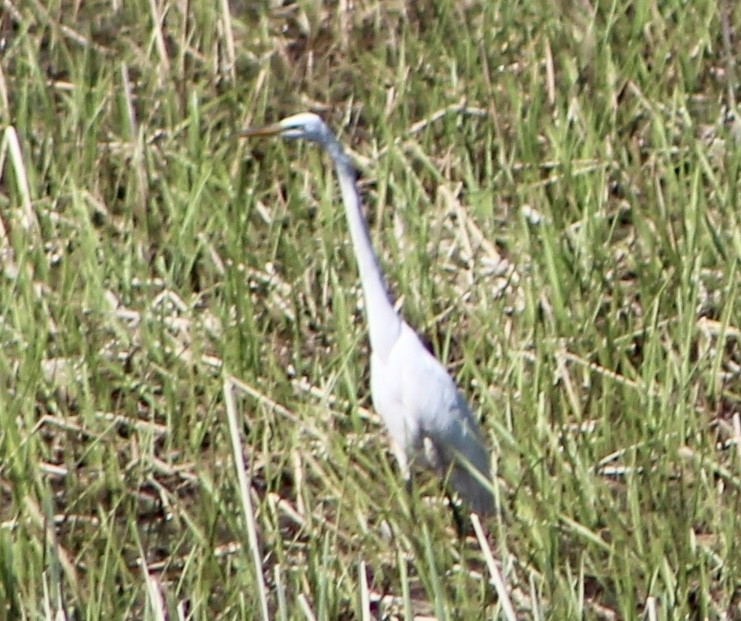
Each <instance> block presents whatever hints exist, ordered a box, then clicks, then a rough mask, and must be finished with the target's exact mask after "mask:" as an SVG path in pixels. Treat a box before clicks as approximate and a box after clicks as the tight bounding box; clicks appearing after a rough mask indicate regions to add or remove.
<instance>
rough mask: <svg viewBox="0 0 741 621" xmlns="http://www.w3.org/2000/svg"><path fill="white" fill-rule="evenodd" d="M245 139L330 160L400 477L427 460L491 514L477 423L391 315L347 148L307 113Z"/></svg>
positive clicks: (376, 398)
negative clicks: (312, 147) (266, 140)
mask: <svg viewBox="0 0 741 621" xmlns="http://www.w3.org/2000/svg"><path fill="white" fill-rule="evenodd" d="M240 135H241V136H281V137H283V138H294V139H295V138H303V139H305V140H309V141H311V142H315V143H317V144H318V145H319V146H320V147H322V148H323V149H324V150H325V151H326V152H327V153H328V154H329V156H330V157H331V158H332V162H333V163H334V167H335V171H336V172H337V178H338V179H339V182H340V190H341V192H342V200H343V203H344V205H345V215H346V216H347V223H348V225H349V228H350V237H351V238H352V244H353V249H354V250H355V256H356V258H357V261H358V268H359V271H360V280H361V283H362V285H363V294H364V296H365V311H366V316H367V320H368V329H369V333H370V345H371V361H370V368H371V396H372V398H373V405H374V406H375V408H376V410H377V411H378V413H379V414H380V415H381V418H383V421H384V423H385V424H386V428H387V429H388V432H389V434H390V436H391V444H392V450H393V452H394V454H395V456H396V459H397V460H398V462H399V467H400V469H401V472H402V475H403V476H404V478H405V479H406V480H407V481H408V480H409V460H410V459H414V458H415V457H417V456H418V455H424V456H425V457H426V458H427V460H428V462H429V465H431V466H432V467H434V468H436V469H437V470H438V471H439V472H440V473H441V474H442V475H443V476H449V477H450V478H449V482H450V484H451V486H452V488H453V489H454V490H455V491H456V492H458V494H460V496H461V497H462V498H463V499H464V500H465V501H466V502H468V504H469V506H470V507H471V509H473V510H474V511H477V512H479V513H491V512H492V511H493V509H494V500H493V495H492V486H491V475H490V470H489V453H488V451H487V450H486V447H485V445H484V441H483V439H482V437H481V433H480V431H479V428H478V425H477V424H476V420H475V419H474V417H473V415H472V414H471V410H470V409H469V408H468V405H467V403H466V401H465V399H464V398H463V396H462V395H461V393H460V392H459V391H458V389H457V388H456V385H455V383H454V382H453V379H452V378H451V377H450V375H449V374H448V372H447V371H446V370H445V369H444V368H443V366H442V365H441V364H440V363H439V362H438V361H437V360H436V359H435V358H434V357H433V356H432V354H430V352H428V351H427V349H425V347H424V346H423V345H422V343H421V342H420V340H419V337H418V336H417V334H416V333H415V332H414V330H413V329H412V328H411V327H410V326H409V324H407V323H406V322H405V321H404V320H403V319H401V317H399V315H398V314H397V313H396V311H395V310H394V307H393V305H392V303H391V300H390V299H389V295H388V293H387V289H386V283H385V281H384V278H383V274H382V273H381V270H380V268H379V266H378V259H377V258H376V254H375V252H374V251H373V246H372V245H371V240H370V235H369V233H368V225H367V224H366V222H365V218H364V217H363V215H362V213H361V210H360V196H359V193H358V189H357V187H356V185H355V171H354V169H353V166H352V164H351V162H350V159H349V158H348V156H347V155H346V154H345V151H344V149H343V148H342V145H341V144H340V143H339V141H338V140H337V138H336V137H335V135H334V134H333V133H332V131H331V130H330V129H329V128H328V127H327V125H325V123H324V121H322V119H321V118H319V117H318V116H317V115H316V114H312V113H309V112H303V113H300V114H295V115H293V116H289V117H287V118H285V119H283V120H282V121H279V122H278V123H275V124H273V125H267V126H265V127H257V128H252V129H246V130H244V131H242V132H240Z"/></svg>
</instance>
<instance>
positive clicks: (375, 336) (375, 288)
mask: <svg viewBox="0 0 741 621" xmlns="http://www.w3.org/2000/svg"><path fill="white" fill-rule="evenodd" d="M325 146H326V149H327V152H328V153H329V155H330V156H331V157H332V161H333V162H334V166H335V171H336V172H337V178H338V179H339V182H340V190H341V192H342V202H343V203H344V205H345V215H346V216H347V224H348V227H349V228H350V239H351V240H352V245H353V249H354V250H355V257H356V259H357V261H358V269H359V271H360V281H361V283H362V285H363V294H364V296H365V312H366V318H367V321H368V332H369V334H370V344H371V349H372V350H373V351H374V352H375V353H376V354H378V355H380V356H382V357H383V358H386V357H387V355H388V353H389V352H390V351H391V348H392V347H393V345H394V343H395V342H396V339H397V338H398V336H399V333H400V331H401V319H400V318H399V315H397V313H396V311H395V310H394V307H393V306H392V304H391V300H390V299H389V295H388V292H387V289H386V283H385V281H384V279H383V274H382V273H381V269H380V268H379V266H378V258H377V257H376V253H375V252H374V251H373V246H372V245H371V239H370V234H369V233H368V225H367V223H366V221H365V218H364V217H363V214H362V212H361V211H360V196H359V195H358V190H357V187H356V185H355V171H354V170H353V167H352V164H351V162H350V160H349V158H348V157H347V155H346V154H345V151H344V150H343V148H342V145H340V143H339V142H338V141H337V140H336V139H334V137H332V139H331V140H329V141H328V142H327V144H326V145H325Z"/></svg>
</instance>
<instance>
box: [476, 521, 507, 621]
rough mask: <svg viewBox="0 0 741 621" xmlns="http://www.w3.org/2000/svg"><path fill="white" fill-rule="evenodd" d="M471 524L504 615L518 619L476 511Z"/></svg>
mask: <svg viewBox="0 0 741 621" xmlns="http://www.w3.org/2000/svg"><path fill="white" fill-rule="evenodd" d="M471 524H473V530H474V532H475V533H476V539H477V540H478V542H479V547H480V548H481V552H482V553H483V555H484V560H485V561H486V566H487V567H488V568H489V573H490V574H491V579H492V582H493V583H494V588H495V589H496V591H497V595H498V596H499V603H500V605H501V606H502V611H503V612H504V616H505V618H506V619H507V621H517V615H515V609H514V608H513V606H512V602H511V601H510V597H509V590H508V589H507V585H506V583H505V582H504V578H503V577H502V574H501V572H500V571H499V567H497V563H496V561H495V560H494V555H493V554H492V552H491V548H490V547H489V542H488V541H487V540H486V534H485V533H484V529H483V528H482V527H481V520H480V518H479V516H478V515H476V514H475V513H471Z"/></svg>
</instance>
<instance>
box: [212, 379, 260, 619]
mask: <svg viewBox="0 0 741 621" xmlns="http://www.w3.org/2000/svg"><path fill="white" fill-rule="evenodd" d="M223 391H224V392H223V394H224V407H225V410H226V416H227V421H228V423H229V437H230V438H231V443H232V456H233V458H234V467H235V469H236V471H237V480H238V482H239V492H240V494H239V497H240V499H241V501H242V512H243V517H244V523H245V526H246V527H247V541H248V543H249V545H250V552H251V553H252V561H253V563H254V569H255V580H256V581H257V596H258V598H259V600H260V611H261V613H262V618H263V621H269V619H270V613H269V611H268V595H267V589H266V587H265V576H264V574H263V566H262V556H261V554H260V545H259V541H258V538H257V525H256V521H255V511H254V509H253V507H252V498H251V497H250V492H251V489H252V486H251V484H250V479H249V477H248V476H247V470H246V468H245V466H244V457H243V455H244V453H243V451H242V440H241V438H240V435H239V425H238V423H237V407H236V403H235V401H234V387H233V386H232V383H231V382H230V381H229V380H228V379H225V380H224V389H223Z"/></svg>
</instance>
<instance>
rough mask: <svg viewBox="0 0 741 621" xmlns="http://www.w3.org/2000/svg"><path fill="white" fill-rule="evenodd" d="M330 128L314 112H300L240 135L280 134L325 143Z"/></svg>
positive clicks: (284, 136)
mask: <svg viewBox="0 0 741 621" xmlns="http://www.w3.org/2000/svg"><path fill="white" fill-rule="evenodd" d="M328 133H329V130H328V129H327V126H326V125H325V124H324V121H322V119H321V118H320V117H319V116H317V115H316V114H314V113H313V112H300V113H299V114H294V115H292V116H287V117H286V118H285V119H283V120H281V121H278V122H277V123H273V124H272V125H265V126H263V127H254V128H250V129H245V130H243V131H241V132H239V135H240V136H244V137H250V136H280V137H281V138H288V139H296V138H303V139H304V140H310V141H311V142H318V143H320V144H324V143H325V142H326V141H327V136H328Z"/></svg>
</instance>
